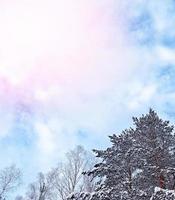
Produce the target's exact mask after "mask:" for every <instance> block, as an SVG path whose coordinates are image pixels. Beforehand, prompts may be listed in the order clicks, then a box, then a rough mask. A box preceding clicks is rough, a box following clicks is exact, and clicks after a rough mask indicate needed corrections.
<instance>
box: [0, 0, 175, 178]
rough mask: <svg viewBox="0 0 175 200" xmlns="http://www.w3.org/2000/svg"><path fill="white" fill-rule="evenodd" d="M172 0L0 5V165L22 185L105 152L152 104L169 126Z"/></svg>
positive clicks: (174, 98)
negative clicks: (66, 161) (15, 171)
mask: <svg viewBox="0 0 175 200" xmlns="http://www.w3.org/2000/svg"><path fill="white" fill-rule="evenodd" d="M174 9H175V2H174V0H165V1H162V0H155V1H152V0H126V1H121V0H74V1H73V0H42V1H41V0H15V1H14V0H0V27H1V31H0V157H1V159H0V164H1V167H5V166H7V165H10V164H11V163H15V164H16V165H17V166H18V167H20V168H21V169H22V171H23V175H24V180H27V181H32V180H34V177H35V176H36V173H37V172H39V171H47V170H48V169H49V168H50V167H52V166H54V165H55V164H56V163H57V162H58V161H60V159H63V158H64V154H65V152H66V151H68V150H69V149H72V148H73V147H75V146H76V145H78V144H81V145H83V146H85V148H87V149H89V150H90V149H93V148H98V149H99V148H100V149H102V148H105V147H106V146H107V145H109V140H108V137H107V136H108V135H111V134H114V133H116V134H118V133H120V132H121V130H123V129H125V128H128V127H129V126H132V116H139V115H141V114H142V113H146V112H148V109H149V108H150V107H151V108H153V109H155V110H156V111H157V112H158V114H159V115H160V116H161V117H163V118H164V119H169V120H171V122H172V123H174V114H175V113H174V112H175V111H174V110H175V81H174V75H175V26H174V24H175V13H174Z"/></svg>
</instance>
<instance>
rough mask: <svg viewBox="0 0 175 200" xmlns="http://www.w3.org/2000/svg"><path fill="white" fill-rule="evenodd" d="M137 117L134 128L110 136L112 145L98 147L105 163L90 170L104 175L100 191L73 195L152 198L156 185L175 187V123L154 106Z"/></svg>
mask: <svg viewBox="0 0 175 200" xmlns="http://www.w3.org/2000/svg"><path fill="white" fill-rule="evenodd" d="M133 121H134V125H135V128H134V129H133V128H130V129H128V130H125V131H123V132H122V134H120V135H113V136H110V140H111V143H112V146H111V147H110V148H107V149H106V150H94V152H95V153H96V156H97V157H99V158H101V163H98V164H96V165H95V166H94V169H93V170H92V171H90V172H88V174H89V175H93V176H94V177H99V179H100V181H99V182H98V188H97V190H96V192H95V193H93V194H74V195H73V196H71V197H70V198H69V199H77V200H80V199H81V200H144V199H145V200H148V199H150V198H151V196H152V195H153V193H154V188H155V187H160V188H163V189H168V190H170V189H175V188H174V185H175V184H174V183H175V182H174V180H175V170H174V167H175V156H174V152H175V150H174V148H175V137H174V133H173V126H171V125H169V122H168V121H163V120H162V119H160V118H159V117H158V115H157V113H156V112H155V111H153V110H152V109H150V111H149V113H148V114H146V115H142V116H141V117H140V118H133Z"/></svg>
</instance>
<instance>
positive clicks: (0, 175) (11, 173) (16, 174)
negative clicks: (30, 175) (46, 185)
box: [0, 165, 21, 200]
mask: <svg viewBox="0 0 175 200" xmlns="http://www.w3.org/2000/svg"><path fill="white" fill-rule="evenodd" d="M20 182H21V172H20V170H19V169H18V168H16V167H15V165H12V166H10V167H7V168H4V169H3V170H1V171H0V199H3V200H4V199H6V198H7V197H8V195H9V193H10V192H12V191H13V190H14V189H15V188H17V187H18V186H19V184H20Z"/></svg>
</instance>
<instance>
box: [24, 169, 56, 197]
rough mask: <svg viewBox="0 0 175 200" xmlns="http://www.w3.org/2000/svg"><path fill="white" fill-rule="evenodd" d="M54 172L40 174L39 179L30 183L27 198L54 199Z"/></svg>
mask: <svg viewBox="0 0 175 200" xmlns="http://www.w3.org/2000/svg"><path fill="white" fill-rule="evenodd" d="M53 175H54V174H53V173H50V172H49V173H48V174H46V175H44V174H43V173H39V174H38V180H37V181H36V182H35V183H32V184H30V186H29V191H28V192H27V194H26V198H25V199H27V200H46V199H47V200H49V199H52V191H53V180H54V177H53Z"/></svg>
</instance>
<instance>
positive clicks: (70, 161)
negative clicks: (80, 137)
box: [53, 146, 93, 200]
mask: <svg viewBox="0 0 175 200" xmlns="http://www.w3.org/2000/svg"><path fill="white" fill-rule="evenodd" d="M92 160H93V158H92V155H91V156H90V153H88V152H87V151H86V150H85V149H84V148H83V147H82V146H77V147H76V148H75V149H73V150H71V151H69V152H68V153H67V154H66V160H65V162H64V163H61V164H59V165H58V167H57V168H55V169H53V171H54V176H55V184H54V186H55V192H56V194H57V196H58V197H59V198H60V199H62V200H65V199H66V197H67V196H68V195H70V194H71V193H74V192H82V191H85V190H90V191H92V190H93V182H92V180H91V178H90V177H88V176H87V175H83V172H84V171H85V170H87V169H89V168H90V166H92V163H93V162H92Z"/></svg>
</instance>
